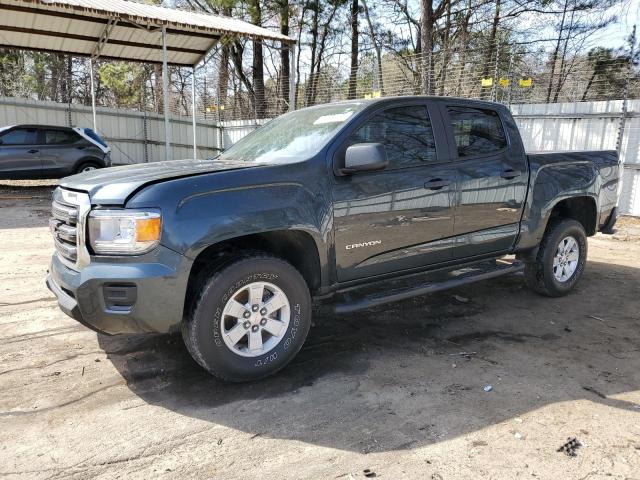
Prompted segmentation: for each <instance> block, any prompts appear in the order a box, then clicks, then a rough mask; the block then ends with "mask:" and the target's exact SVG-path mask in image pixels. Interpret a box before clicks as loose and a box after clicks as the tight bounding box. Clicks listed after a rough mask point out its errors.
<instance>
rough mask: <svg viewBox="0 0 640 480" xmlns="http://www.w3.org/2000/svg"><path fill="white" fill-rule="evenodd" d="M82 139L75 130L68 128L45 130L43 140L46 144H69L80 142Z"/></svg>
mask: <svg viewBox="0 0 640 480" xmlns="http://www.w3.org/2000/svg"><path fill="white" fill-rule="evenodd" d="M83 141H84V139H83V138H82V137H81V136H80V135H78V134H77V133H76V132H71V131H68V130H45V131H44V142H45V144H47V145H71V144H74V143H81V142H83Z"/></svg>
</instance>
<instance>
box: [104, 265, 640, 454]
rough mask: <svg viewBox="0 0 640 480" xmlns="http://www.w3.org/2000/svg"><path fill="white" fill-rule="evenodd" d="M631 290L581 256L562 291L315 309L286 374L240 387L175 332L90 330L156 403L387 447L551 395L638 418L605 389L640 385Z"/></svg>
mask: <svg viewBox="0 0 640 480" xmlns="http://www.w3.org/2000/svg"><path fill="white" fill-rule="evenodd" d="M605 291H607V292H613V293H608V294H604V293H603V292H605ZM638 291H640V272H638V270H637V269H633V268H629V267H623V266H618V265H608V264H604V263H597V262H589V264H588V268H587V272H586V275H585V278H584V279H583V280H582V282H581V284H580V285H579V287H578V289H577V290H576V291H575V293H573V294H571V295H569V296H567V297H564V298H561V299H548V298H543V297H539V296H536V295H534V294H533V293H531V292H529V291H528V290H526V288H524V287H523V281H522V278H518V277H517V276H509V277H503V278H500V279H495V280H493V281H489V282H484V283H479V284H476V285H472V286H469V287H466V288H462V289H457V290H453V291H449V292H443V293H440V294H437V295H431V296H425V297H420V298H415V299H411V300H409V301H405V302H402V303H398V304H393V305H389V306H387V307H385V308H378V309H376V310H375V311H365V312H362V313H359V314H352V315H346V316H340V317H338V316H334V315H333V314H332V313H330V311H329V310H327V309H320V311H317V312H316V319H317V323H318V324H317V325H316V326H315V327H314V328H312V331H311V334H310V337H309V339H308V341H307V342H306V344H305V346H304V348H303V349H302V351H301V352H300V354H299V355H298V356H297V357H296V359H295V360H294V361H293V362H292V363H291V364H290V365H289V366H288V367H287V368H286V369H284V370H283V371H282V372H280V373H279V374H277V375H276V376H275V377H272V378H269V379H266V380H263V381H260V382H255V383H250V384H239V385H238V384H225V383H222V382H219V381H217V380H216V379H214V378H212V377H210V376H209V375H208V374H207V373H206V372H204V371H203V370H202V369H201V368H200V367H198V366H197V365H196V364H195V363H194V362H193V361H192V360H191V358H190V357H189V355H188V353H187V352H186V350H185V349H184V347H183V345H182V341H181V338H180V337H179V336H129V337H107V336H102V335H100V336H99V338H98V339H99V343H100V345H101V347H102V348H103V349H104V350H105V351H106V352H107V354H108V356H109V358H110V360H111V361H112V362H113V364H114V365H115V366H116V368H117V369H118V370H119V371H120V372H121V374H122V376H123V377H124V378H125V379H126V381H127V383H128V387H129V388H130V389H131V390H132V391H133V392H134V393H135V394H137V395H138V396H139V397H140V398H141V399H142V400H144V401H145V402H148V403H150V404H154V405H158V406H161V407H163V408H167V409H170V410H173V411H176V412H179V413H180V414H183V415H187V416H190V417H195V418H199V419H202V420H206V421H209V422H214V423H216V424H222V425H226V426H229V427H232V428H235V429H239V430H242V431H246V432H249V433H252V434H254V435H261V436H265V437H271V438H287V439H294V440H299V441H301V442H307V443H313V444H318V445H323V446H328V447H332V448H337V449H341V450H350V451H363V452H374V451H388V450H396V449H404V448H408V447H412V446H419V445H424V444H429V443H434V442H437V441H440V440H443V439H446V438H452V437H455V436H458V435H462V434H464V433H467V432H471V431H476V430H479V429H482V428H483V427H485V426H488V425H491V424H495V423H498V422H501V421H504V420H506V419H509V418H512V417H517V416H519V415H524V414H526V413H527V412H532V411H534V410H536V409H539V408H541V407H544V406H545V405H547V404H550V403H555V402H562V401H569V400H579V399H587V400H590V401H594V402H599V403H602V404H605V405H608V406H611V407H616V408H624V409H630V410H633V411H637V412H638V414H639V415H640V410H638V409H637V406H635V405H634V404H632V403H630V402H626V401H624V400H620V399H614V398H611V396H612V395H615V394H619V393H624V392H630V391H634V390H637V389H638V388H640V373H639V372H640V360H639V358H640V353H639V352H640V328H638V327H639V326H640V320H639V319H638V312H639V311H640V303H639V301H638V298H637V292H638ZM465 353H466V354H467V355H464V354H465ZM485 385H492V386H493V391H491V392H489V393H486V392H485V391H484V390H483V387H484V386H485Z"/></svg>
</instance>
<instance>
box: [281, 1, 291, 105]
mask: <svg viewBox="0 0 640 480" xmlns="http://www.w3.org/2000/svg"><path fill="white" fill-rule="evenodd" d="M280 33H281V34H282V35H286V36H289V0H280ZM290 63H291V62H290V46H289V44H288V43H281V49H280V97H281V101H280V104H281V107H280V112H281V113H284V112H286V111H287V105H288V102H289V77H290V76H291V65H290Z"/></svg>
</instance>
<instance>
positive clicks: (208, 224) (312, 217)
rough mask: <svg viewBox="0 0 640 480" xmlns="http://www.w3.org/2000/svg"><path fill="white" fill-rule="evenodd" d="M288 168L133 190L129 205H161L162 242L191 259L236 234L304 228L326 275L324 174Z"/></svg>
mask: <svg viewBox="0 0 640 480" xmlns="http://www.w3.org/2000/svg"><path fill="white" fill-rule="evenodd" d="M287 167H288V168H284V166H283V168H280V167H272V168H273V170H272V169H266V170H262V174H261V175H259V172H258V171H257V170H254V169H246V170H239V171H237V172H228V173H221V174H214V175H206V176H194V177H189V178H183V179H176V180H172V181H168V182H163V183H158V184H155V185H151V186H148V187H146V188H145V189H144V190H142V191H141V192H139V193H138V194H136V195H135V196H134V198H132V199H131V200H130V201H129V202H128V203H127V206H129V207H132V208H141V207H156V208H160V209H161V210H162V241H161V243H162V245H164V246H166V247H167V248H170V249H172V250H174V251H176V252H179V253H181V254H183V255H185V256H186V257H188V258H190V259H195V258H196V257H197V256H198V254H199V253H200V252H202V251H203V250H204V249H205V248H207V247H209V246H211V245H214V244H217V243H220V242H224V241H227V240H231V239H234V238H237V237H242V236H246V235H251V234H257V233H266V232H272V231H282V230H298V231H303V232H305V233H308V234H309V235H310V236H311V237H312V238H313V240H314V242H315V244H316V247H317V251H318V257H319V260H320V265H321V268H322V270H323V272H322V273H323V275H322V276H323V277H325V274H328V273H327V272H326V271H325V267H326V266H327V265H328V261H327V259H328V254H329V247H328V246H329V243H330V235H331V229H332V223H333V222H332V215H331V212H332V210H331V202H330V198H329V196H328V195H329V192H330V189H329V187H328V185H326V184H325V183H326V182H327V179H326V176H323V175H317V174H314V173H313V170H312V169H311V168H303V167H302V166H295V165H294V166H287ZM296 169H297V170H298V171H297V172H295V171H292V170H296ZM294 176H295V177H296V178H295V180H294V179H292V177H294ZM282 177H284V178H282ZM287 177H288V178H287ZM298 178H300V179H301V181H298ZM269 180H272V181H269ZM223 185H224V186H223ZM325 278H326V277H325Z"/></svg>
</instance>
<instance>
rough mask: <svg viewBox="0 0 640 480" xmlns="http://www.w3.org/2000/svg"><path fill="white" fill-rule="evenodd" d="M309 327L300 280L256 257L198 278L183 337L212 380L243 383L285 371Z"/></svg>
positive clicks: (283, 265)
mask: <svg viewBox="0 0 640 480" xmlns="http://www.w3.org/2000/svg"><path fill="white" fill-rule="evenodd" d="M310 325H311V297H310V295H309V289H308V287H307V284H306V282H305V280H304V278H302V275H300V273H299V272H298V271H297V270H296V269H295V268H294V267H293V266H292V265H290V264H289V263H287V262H285V261H284V260H281V259H279V258H276V257H272V256H269V255H265V254H259V253H256V254H251V255H248V256H244V257H242V258H239V259H236V260H234V261H232V262H231V263H228V264H226V265H225V266H224V267H222V268H221V269H219V270H217V271H215V272H210V273H208V274H205V275H204V276H203V278H202V279H201V281H200V284H199V286H198V288H197V293H196V295H195V297H194V301H193V302H192V305H191V308H190V311H189V313H188V315H187V317H186V318H185V320H184V321H183V324H182V336H183V338H184V341H185V344H186V346H187V349H188V350H189V353H191V355H192V356H193V358H194V359H195V360H196V361H197V362H198V363H199V364H200V365H201V366H202V367H204V368H205V369H206V370H208V371H209V372H210V373H211V374H213V375H215V376H216V377H219V378H221V379H223V380H228V381H235V382H242V381H249V380H256V379H259V378H263V377H266V376H268V375H272V374H274V373H275V372H277V371H278V370H280V369H281V368H283V367H284V366H285V365H287V364H288V363H289V362H290V361H291V359H292V358H293V357H294V356H295V355H296V354H297V353H298V351H299V350H300V348H301V347H302V344H303V343H304V341H305V339H306V337H307V333H308V332H309V327H310Z"/></svg>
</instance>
